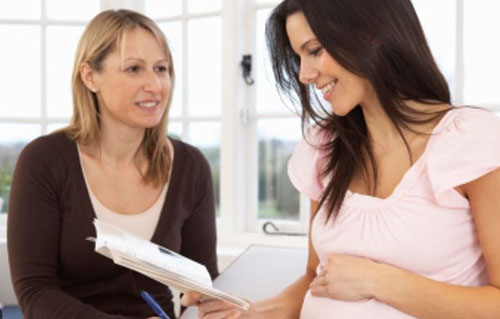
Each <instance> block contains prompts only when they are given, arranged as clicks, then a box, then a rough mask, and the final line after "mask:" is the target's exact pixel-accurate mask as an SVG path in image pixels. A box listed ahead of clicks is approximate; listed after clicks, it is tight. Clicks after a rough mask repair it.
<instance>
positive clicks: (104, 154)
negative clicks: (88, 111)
mask: <svg viewBox="0 0 500 319" xmlns="http://www.w3.org/2000/svg"><path fill="white" fill-rule="evenodd" d="M144 133H145V129H131V128H129V127H124V126H122V127H120V126H113V127H110V126H108V125H105V123H101V132H100V135H99V141H98V142H97V143H95V144H94V145H89V147H88V148H87V151H88V152H89V153H90V154H91V155H92V157H94V158H96V159H99V160H100V161H105V162H106V163H108V164H111V163H112V164H114V165H116V166H126V165H130V164H132V165H135V164H136V154H137V151H138V150H139V148H140V146H141V143H142V140H143V138H144Z"/></svg>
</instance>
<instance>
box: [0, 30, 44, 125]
mask: <svg viewBox="0 0 500 319" xmlns="http://www.w3.org/2000/svg"><path fill="white" fill-rule="evenodd" d="M0 39H2V43H4V44H6V43H9V44H10V45H2V49H1V50H0V61H2V62H3V63H2V76H0V96H1V97H2V107H0V117H35V116H36V117H38V116H40V113H41V102H40V100H41V93H40V91H41V89H40V86H41V84H40V72H41V71H40V56H41V54H40V26H34V25H33V26H31V25H30V26H28V25H27V26H19V25H0ZM20 39H22V40H20ZM2 125H3V124H2Z"/></svg>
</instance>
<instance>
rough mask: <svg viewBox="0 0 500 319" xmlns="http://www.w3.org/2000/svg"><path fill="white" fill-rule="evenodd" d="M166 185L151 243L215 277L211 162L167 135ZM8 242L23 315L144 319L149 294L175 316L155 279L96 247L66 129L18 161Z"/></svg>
mask: <svg viewBox="0 0 500 319" xmlns="http://www.w3.org/2000/svg"><path fill="white" fill-rule="evenodd" d="M172 143H173V146H174V154H175V156H174V163H173V168H172V175H171V179H170V185H169V188H168V192H167V195H166V199H165V203H164V205H163V208H162V212H161V216H160V219H159V221H158V226H157V228H156V230H155V232H154V234H153V238H152V241H153V242H155V243H157V244H159V245H162V246H165V247H167V248H169V249H171V250H173V251H176V252H179V253H180V254H182V255H184V256H187V257H189V258H191V259H194V260H196V261H198V262H200V263H202V264H204V265H205V266H206V267H207V268H208V271H209V272H210V275H211V276H212V278H214V277H215V276H217V275H218V270H217V258H216V232H215V209H214V206H215V204H214V193H213V185H212V178H211V172H210V169H209V166H208V162H207V161H206V159H205V158H204V157H203V155H202V154H201V153H200V151H199V150H197V149H196V148H194V147H192V146H190V145H188V144H185V143H183V142H180V141H177V140H172ZM9 206H10V208H9V214H8V226H7V240H8V252H9V262H10V267H11V274H12V282H13V285H14V290H15V292H16V295H17V298H18V301H19V304H20V307H21V309H22V312H23V314H24V315H25V316H26V318H27V319H69V318H74V319H80V318H82V319H83V318H85V319H112V318H113V319H115V318H147V317H150V316H154V313H153V311H152V310H151V309H150V308H149V307H148V306H147V304H146V303H145V302H144V301H143V300H142V299H141V297H140V295H139V293H140V290H142V289H144V290H147V291H149V292H151V293H153V294H154V296H155V297H156V298H157V299H158V300H159V301H160V303H161V304H162V306H163V308H164V309H165V311H166V312H167V313H168V314H169V315H170V316H171V317H172V318H174V311H173V303H172V300H171V298H172V294H171V292H170V291H169V289H167V287H165V286H163V285H162V284H160V283H157V282H155V281H153V280H151V279H149V278H146V277H144V276H142V275H140V274H138V273H135V272H133V271H130V270H127V269H126V268H123V267H120V266H117V265H115V264H113V262H112V261H111V260H110V259H108V258H106V257H103V256H101V255H99V254H97V253H95V252H94V244H93V243H91V242H89V241H86V240H85V238H86V237H88V236H95V229H94V226H93V224H92V220H93V219H94V217H95V213H94V211H93V208H92V204H91V202H90V198H89V194H88V190H87V187H86V185H85V181H84V179H83V175H82V170H81V165H80V161H79V157H78V151H77V147H76V143H75V142H74V141H72V140H70V139H69V138H67V137H66V136H65V135H64V134H63V133H57V134H51V135H47V136H43V137H40V138H38V139H36V140H35V141H33V142H31V143H30V144H29V145H27V146H26V147H25V148H24V150H23V151H22V153H21V155H20V156H19V159H18V161H17V166H16V170H15V173H14V178H13V182H12V188H11V197H10V204H9Z"/></svg>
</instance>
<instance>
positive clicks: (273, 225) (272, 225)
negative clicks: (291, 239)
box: [262, 221, 307, 236]
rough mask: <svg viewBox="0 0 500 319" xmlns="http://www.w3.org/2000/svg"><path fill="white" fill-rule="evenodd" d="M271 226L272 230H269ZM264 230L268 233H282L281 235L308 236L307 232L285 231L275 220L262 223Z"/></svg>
mask: <svg viewBox="0 0 500 319" xmlns="http://www.w3.org/2000/svg"><path fill="white" fill-rule="evenodd" d="M269 228H272V230H269ZM262 231H263V232H264V234H266V235H281V236H306V235H307V234H305V233H292V232H283V231H280V229H279V228H278V226H276V225H275V224H274V223H273V222H269V221H268V222H265V223H264V224H263V225H262Z"/></svg>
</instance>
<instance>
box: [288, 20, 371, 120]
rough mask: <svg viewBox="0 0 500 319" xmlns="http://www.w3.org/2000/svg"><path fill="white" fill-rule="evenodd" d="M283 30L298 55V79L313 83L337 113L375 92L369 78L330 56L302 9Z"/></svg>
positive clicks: (368, 97) (352, 106)
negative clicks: (351, 70)
mask: <svg viewBox="0 0 500 319" xmlns="http://www.w3.org/2000/svg"><path fill="white" fill-rule="evenodd" d="M286 31H287V34H288V39H289V40H290V43H291V45H292V49H293V50H294V51H295V53H296V54H297V55H298V56H299V57H300V74H299V80H300V82H302V83H303V84H314V86H315V87H316V89H318V90H320V91H321V94H322V95H323V98H324V99H325V100H326V101H327V102H328V103H330V105H331V107H332V111H333V112H334V113H335V114H336V115H339V116H344V115H346V114H348V113H349V112H350V111H351V110H352V109H354V108H355V107H356V106H357V105H358V104H361V105H364V104H368V103H371V102H372V99H373V98H375V94H374V90H373V86H372V85H371V84H370V82H369V81H368V80H367V79H365V78H362V77H359V76H357V75H355V74H354V73H352V72H350V71H348V70H346V69H345V68H344V67H342V66H341V65H340V64H339V63H337V61H335V60H334V59H333V58H332V56H331V55H330V54H329V53H328V52H327V51H326V50H325V49H324V48H323V47H322V45H321V43H320V42H319V41H318V39H316V36H315V35H314V33H313V32H312V30H311V27H310V26H309V23H308V22H307V20H306V18H305V16H304V14H303V13H302V12H296V13H293V14H291V15H290V16H288V18H287V20H286Z"/></svg>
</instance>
